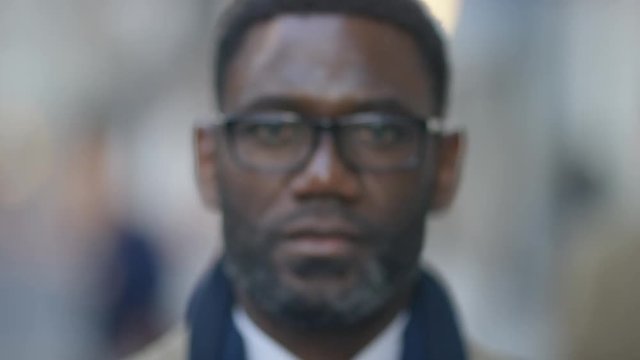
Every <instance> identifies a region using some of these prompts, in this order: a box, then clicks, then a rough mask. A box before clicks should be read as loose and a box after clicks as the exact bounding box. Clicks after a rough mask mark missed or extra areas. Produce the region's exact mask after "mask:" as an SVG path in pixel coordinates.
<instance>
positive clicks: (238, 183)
mask: <svg viewBox="0 0 640 360" xmlns="http://www.w3.org/2000/svg"><path fill="white" fill-rule="evenodd" d="M427 71H428V70H427V69H425V67H424V66H423V62H422V58H421V57H420V55H419V52H418V49H417V47H416V45H415V44H414V42H413V39H412V38H411V37H410V36H409V35H407V34H406V33H404V32H403V31H401V30H399V29H397V28H395V27H393V26H391V25H387V24H384V23H381V22H377V21H374V20H369V19H364V18H357V17H350V16H341V15H316V16H307V17H303V16H296V15H286V16H280V17H277V18H275V19H272V20H269V21H267V22H264V23H260V24H258V25H255V26H254V27H253V28H252V29H251V30H250V31H249V32H248V34H247V36H246V38H245V41H244V43H243V44H242V45H241V47H240V49H239V51H238V53H237V54H236V55H235V57H234V58H233V59H232V62H231V64H230V67H229V71H228V74H227V78H226V81H225V87H224V94H223V103H222V110H223V112H225V113H237V112H249V111H262V110H287V111H295V112H297V113H301V114H305V115H310V116H328V117H333V116H340V115H345V114H351V113H355V112H360V111H365V110H366V111H385V112H395V113H406V114H413V115H417V116H420V117H423V118H430V117H434V116H438V115H441V114H435V113H434V109H435V108H436V107H435V106H434V104H433V101H431V100H430V99H433V96H432V90H431V84H430V83H429V81H428V79H429V76H428V75H427ZM216 141H217V142H216ZM430 144H431V145H430V146H428V147H427V148H426V149H425V151H427V154H426V157H425V158H426V161H424V162H423V164H421V166H420V167H418V168H417V169H413V170H410V171H406V170H405V171H394V172H387V173H372V172H360V171H355V170H353V169H351V168H349V167H347V166H345V164H344V163H343V161H342V160H341V158H340V156H339V154H338V153H337V152H336V149H335V146H334V144H333V140H332V138H331V137H330V136H324V137H323V138H322V140H321V143H320V145H319V146H318V148H317V149H316V151H315V153H314V154H313V156H312V158H311V159H310V160H309V162H308V163H307V164H306V166H305V167H304V168H303V169H302V170H300V171H296V172H291V173H284V174H274V173H261V172H259V171H254V170H250V169H246V168H243V167H241V166H238V164H236V163H235V162H234V161H233V159H232V158H231V157H230V154H229V153H228V149H227V148H226V147H225V146H224V139H223V138H221V137H218V138H214V137H213V136H212V135H211V133H210V132H207V131H205V130H204V129H197V131H196V152H197V157H198V159H197V162H198V177H199V181H200V188H201V192H202V195H203V197H204V199H205V202H206V203H207V204H208V205H209V206H211V207H212V208H217V207H218V206H219V205H220V196H224V198H225V199H226V201H227V202H230V203H232V204H233V206H234V208H235V209H236V211H239V212H241V213H242V214H243V216H245V217H247V218H249V219H254V220H255V222H256V224H258V225H261V224H262V225H265V226H266V225H268V224H270V223H271V222H273V221H275V219H278V218H281V217H283V216H286V215H287V214H291V213H294V212H296V210H297V209H299V208H300V207H302V206H304V205H305V204H306V203H308V202H309V201H315V200H317V199H331V201H334V202H339V203H340V206H344V207H346V208H348V209H349V210H350V211H352V212H353V213H356V214H358V216H361V217H362V218H364V219H366V220H367V221H369V222H371V223H375V224H382V225H384V226H387V227H389V228H393V227H399V228H400V227H403V226H405V225H406V223H407V222H409V221H411V220H412V219H424V217H425V216H426V212H427V210H431V211H433V210H440V209H442V208H445V207H446V206H447V205H448V203H449V202H450V201H451V199H452V197H453V194H454V192H455V188H456V184H457V179H458V168H459V166H458V165H459V159H460V157H461V152H462V148H463V139H462V137H461V135H460V134H449V135H446V136H443V137H441V138H440V139H439V140H438V141H433V142H430ZM212 184H213V186H212ZM221 189H224V194H220V193H219V191H220V190H221ZM427 203H428V204H430V208H429V209H425V204H427ZM222 210H223V212H224V208H223V209H222ZM223 215H224V214H223ZM318 222H322V219H318ZM419 240H420V241H419V242H408V241H407V242H406V243H403V242H402V241H398V243H397V244H394V246H404V247H406V248H407V249H408V251H409V252H413V253H415V252H416V251H417V252H418V253H419V250H420V249H421V246H422V239H419ZM316 250H317V249H316ZM338 250H339V252H340V253H339V256H343V257H346V258H353V259H358V258H363V257H367V256H371V254H370V253H371V251H370V249H368V248H367V245H366V244H364V245H362V246H349V247H347V248H346V249H344V248H339V249H338ZM309 251H310V250H309V249H308V248H305V249H304V250H301V249H300V247H296V246H294V245H291V246H289V245H288V244H283V245H280V246H279V247H278V249H276V250H275V251H274V254H265V256H272V257H273V261H274V263H275V264H276V268H277V269H278V271H279V273H278V275H279V277H280V279H281V280H282V281H283V282H284V283H286V284H287V285H288V286H290V287H292V288H296V289H298V290H299V291H300V292H301V293H305V292H308V293H310V294H313V293H317V292H323V291H327V292H332V291H340V290H341V289H344V288H348V287H349V286H350V285H351V283H352V282H353V281H356V280H357V276H355V275H353V274H350V273H347V274H346V275H345V276H335V277H327V278H322V279H320V280H318V279H315V281H313V282H308V281H305V279H302V278H300V277H298V276H297V275H296V274H295V273H294V272H292V271H290V269H289V268H288V267H287V266H286V264H287V261H288V260H291V259H295V258H296V257H304V256H309ZM313 251H315V250H314V249H312V250H311V252H313ZM318 251H319V252H318V253H317V254H312V255H316V256H329V257H330V256H333V255H335V254H333V253H332V252H326V251H324V250H322V251H321V250H318ZM416 261H417V260H416ZM416 267H417V264H416ZM354 271H355V270H354ZM354 279H355V280H354ZM410 294H411V283H407V284H406V285H403V286H402V287H400V288H399V289H398V291H396V293H395V294H394V295H393V296H392V298H391V299H390V300H389V301H388V302H387V303H386V304H385V305H384V306H383V308H382V309H380V311H378V312H377V313H376V316H374V317H371V318H370V319H367V320H365V321H363V322H362V323H360V324H358V326H354V327H350V328H348V329H344V330H340V329H332V330H331V331H322V330H309V331H301V330H300V329H296V328H292V327H290V326H287V324H284V323H282V322H281V321H278V319H276V318H274V317H273V316H272V315H271V314H269V313H267V312H265V311H262V309H261V308H260V307H259V306H256V304H255V303H254V301H253V300H252V299H251V297H249V296H246V294H244V293H243V292H242V291H241V290H238V301H239V303H240V304H241V305H242V306H243V307H244V308H245V309H246V310H247V312H248V314H249V316H250V317H251V318H252V319H253V320H254V321H255V322H256V324H258V326H259V327H261V328H262V329H263V330H264V331H265V332H266V333H267V334H269V335H270V336H271V337H272V338H273V339H275V340H276V341H278V342H280V343H281V344H282V345H284V346H285V347H286V348H287V349H289V351H291V352H292V353H294V354H295V355H296V356H298V357H300V358H302V359H310V360H314V359H350V358H352V357H353V356H355V355H356V354H357V352H358V351H359V350H361V349H362V348H363V347H364V346H366V344H367V343H369V342H370V341H371V340H372V339H373V338H374V337H375V336H376V335H378V334H379V333H380V331H382V329H384V328H385V326H387V325H388V324H389V322H390V321H391V320H392V319H393V318H394V317H395V316H396V315H397V314H398V312H400V311H401V310H402V309H404V308H406V306H407V302H408V299H409V297H410Z"/></svg>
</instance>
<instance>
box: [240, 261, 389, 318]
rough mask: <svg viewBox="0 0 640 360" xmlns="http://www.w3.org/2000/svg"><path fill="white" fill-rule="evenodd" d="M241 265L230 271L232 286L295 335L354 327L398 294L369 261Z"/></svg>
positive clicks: (377, 264) (383, 271)
mask: <svg viewBox="0 0 640 360" xmlns="http://www.w3.org/2000/svg"><path fill="white" fill-rule="evenodd" d="M244 265H247V267H243V268H242V269H241V268H239V267H238V266H230V268H231V269H232V271H231V272H230V275H231V276H232V278H233V279H234V282H235V283H236V284H238V285H239V286H240V288H241V290H242V291H244V292H245V293H246V294H247V295H248V297H249V298H250V299H251V300H252V302H253V303H254V304H255V305H256V306H257V307H258V308H260V309H261V310H262V311H264V312H265V313H267V314H269V315H270V316H271V317H272V318H274V319H276V320H278V321H282V322H285V323H288V324H290V325H291V326H293V327H296V328H300V329H307V330H331V329H337V328H345V327H349V326H354V325H357V324H359V323H361V322H363V321H366V319H368V318H370V317H372V316H373V315H375V314H377V313H378V312H379V311H381V309H382V308H383V307H384V305H385V304H387V303H388V302H389V301H390V299H391V297H392V294H394V293H395V292H396V291H397V287H396V285H397V284H396V282H394V281H393V280H392V279H391V277H390V276H389V272H388V271H386V269H385V268H384V266H382V264H381V263H380V262H378V261H375V260H372V259H370V260H369V261H364V262H362V261H357V262H354V261H347V259H297V260H296V261H292V262H289V263H286V264H272V266H264V267H256V266H255V265H256V264H255V263H254V264H244ZM263 265H264V264H263ZM234 268H235V269H234Z"/></svg>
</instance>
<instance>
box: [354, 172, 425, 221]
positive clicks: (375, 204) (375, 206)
mask: <svg viewBox="0 0 640 360" xmlns="http://www.w3.org/2000/svg"><path fill="white" fill-rule="evenodd" d="M363 183H364V185H365V186H366V187H367V189H368V196H369V198H370V200H369V201H367V203H368V205H367V207H368V208H369V209H365V211H368V212H370V213H371V216H372V220H374V221H376V222H378V223H380V224H398V223H404V222H411V221H413V220H415V219H416V218H417V217H424V216H426V212H427V208H428V201H429V198H430V188H431V186H429V182H428V181H426V179H425V177H424V176H422V175H421V174H416V173H400V174H378V175H376V176H371V177H369V178H367V179H364V181H363Z"/></svg>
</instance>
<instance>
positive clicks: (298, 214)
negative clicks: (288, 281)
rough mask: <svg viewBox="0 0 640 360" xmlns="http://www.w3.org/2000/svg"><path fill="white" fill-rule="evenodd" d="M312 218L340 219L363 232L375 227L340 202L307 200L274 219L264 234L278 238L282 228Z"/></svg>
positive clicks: (281, 233)
mask: <svg viewBox="0 0 640 360" xmlns="http://www.w3.org/2000/svg"><path fill="white" fill-rule="evenodd" d="M312 219H318V220H327V219H340V220H341V221H344V222H347V223H349V224H350V225H352V226H353V227H354V228H357V229H358V230H359V231H360V232H362V233H363V234H367V233H371V230H372V229H374V228H375V226H374V225H373V224H372V223H371V222H369V221H368V220H366V219H364V218H363V217H362V216H360V215H358V214H357V213H356V212H354V211H353V210H351V209H349V208H347V207H346V206H344V205H343V204H342V203H341V202H339V201H333V200H329V199H327V200H313V201H309V202H306V203H305V204H304V205H302V206H300V207H297V208H296V209H295V210H293V211H292V212H291V213H290V214H287V215H285V216H283V217H281V218H279V219H277V220H275V221H274V223H273V225H272V226H270V227H269V228H268V229H266V235H267V237H268V238H271V239H274V238H279V237H281V236H282V235H284V233H283V229H285V228H286V227H287V226H288V225H290V224H294V223H298V222H303V221H305V220H312Z"/></svg>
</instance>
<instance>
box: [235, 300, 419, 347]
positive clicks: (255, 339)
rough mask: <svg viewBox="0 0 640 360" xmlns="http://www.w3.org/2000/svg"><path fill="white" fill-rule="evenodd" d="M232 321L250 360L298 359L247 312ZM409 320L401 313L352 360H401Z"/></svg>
mask: <svg viewBox="0 0 640 360" xmlns="http://www.w3.org/2000/svg"><path fill="white" fill-rule="evenodd" d="M233 321H234V323H235V325H236V327H237V328H238V331H239V332H240V335H241V336H242V339H243V340H244V345H245V351H246V355H247V360H261V359H269V360H298V358H296V356H295V355H293V354H292V353H291V352H289V351H288V350H287V349H285V348H284V347H283V346H282V345H280V344H279V343H278V342H276V341H275V340H273V339H271V338H270V337H269V335H267V334H266V333H265V332H264V331H262V329H260V328H259V327H258V326H257V325H256V324H255V323H254V322H253V320H251V318H249V316H248V315H247V313H246V312H245V311H244V309H242V308H240V307H238V306H236V307H235V308H234V309H233ZM408 321H409V317H408V315H407V313H406V312H401V313H400V314H398V315H397V316H396V317H395V318H394V319H393V321H392V322H391V323H389V325H387V327H386V328H385V329H384V330H383V331H382V332H381V333H380V334H378V336H377V337H375V338H374V339H373V340H372V341H371V342H370V343H369V345H367V346H366V347H365V348H364V349H362V350H360V352H359V353H358V354H357V355H356V357H355V358H354V359H353V360H389V359H400V356H401V355H402V335H403V333H404V329H405V327H406V326H407V322H408Z"/></svg>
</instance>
